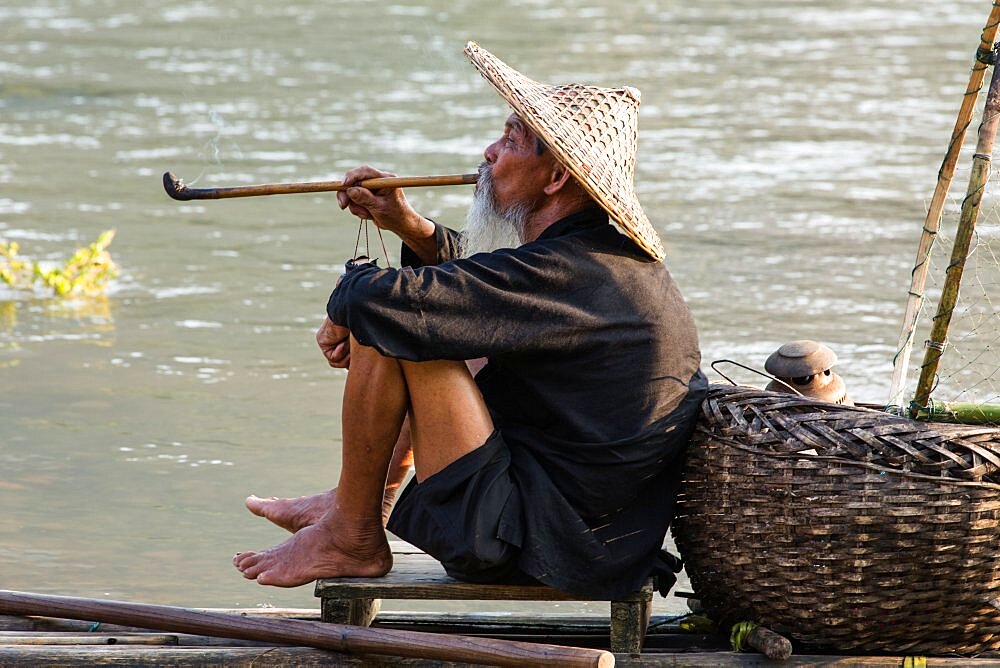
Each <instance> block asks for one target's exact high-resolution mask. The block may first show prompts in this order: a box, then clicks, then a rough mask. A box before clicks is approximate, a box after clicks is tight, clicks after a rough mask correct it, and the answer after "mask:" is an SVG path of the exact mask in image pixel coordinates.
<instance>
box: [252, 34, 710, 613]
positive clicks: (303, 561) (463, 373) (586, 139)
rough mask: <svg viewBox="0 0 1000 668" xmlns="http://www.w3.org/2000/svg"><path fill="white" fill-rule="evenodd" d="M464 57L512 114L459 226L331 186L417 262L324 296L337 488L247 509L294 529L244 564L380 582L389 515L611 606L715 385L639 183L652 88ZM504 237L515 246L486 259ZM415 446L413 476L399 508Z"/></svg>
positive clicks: (651, 545)
mask: <svg viewBox="0 0 1000 668" xmlns="http://www.w3.org/2000/svg"><path fill="white" fill-rule="evenodd" d="M466 54H467V55H468V56H469V58H470V60H471V61H472V63H473V64H474V65H475V66H476V67H477V68H478V69H479V71H480V73H482V74H483V76H484V77H486V79H487V80H488V81H490V83H492V84H493V85H494V86H495V87H496V88H497V90H498V91H499V92H500V94H501V95H502V96H503V97H504V98H505V99H506V100H507V102H508V103H510V105H511V106H512V107H513V109H514V114H513V115H511V116H510V117H509V118H508V119H507V122H506V123H505V125H504V129H503V134H502V135H501V136H500V138H499V139H497V140H496V141H495V142H494V143H492V144H490V145H489V146H488V147H487V148H486V151H485V153H484V156H485V162H484V163H483V164H482V166H481V167H480V178H479V182H478V184H477V189H476V195H475V201H474V204H473V206H472V209H471V210H470V215H469V220H468V225H467V230H466V235H465V236H461V237H460V236H459V235H458V234H457V233H455V232H452V231H451V230H448V229H447V228H444V227H442V226H439V225H437V224H435V223H433V222H431V221H429V220H427V219H425V218H423V217H421V216H420V215H418V214H417V213H416V212H415V211H414V210H413V209H412V208H411V207H410V206H409V204H408V203H407V201H406V199H405V197H404V195H403V193H402V192H401V191H398V190H384V191H378V192H372V191H368V190H366V189H364V188H360V187H352V188H350V189H348V190H347V191H346V192H343V193H340V194H339V195H338V199H339V202H340V206H341V208H349V209H350V211H351V212H352V213H354V214H355V215H357V216H359V217H361V218H364V219H370V220H373V221H374V222H375V224H376V225H378V226H379V227H380V228H383V229H386V230H390V231H392V232H394V233H396V234H397V235H398V236H399V237H400V238H401V239H402V241H403V244H404V248H403V262H404V268H403V269H379V268H378V267H375V266H372V265H361V266H360V267H358V268H355V269H353V270H351V271H348V273H347V274H345V276H344V277H343V279H342V280H341V282H340V283H339V284H338V286H337V287H336V288H335V289H334V291H333V294H332V295H331V296H330V300H329V303H328V305H327V313H328V318H327V320H326V321H325V322H324V324H323V325H322V327H321V328H320V330H319V332H318V333H317V340H318V342H319V344H320V347H321V349H322V350H323V354H324V355H325V356H326V357H327V360H328V361H329V363H330V364H331V365H332V366H335V367H348V366H349V367H350V371H349V373H348V376H347V383H346V387H345V391H344V405H343V466H342V471H341V476H340V482H339V484H338V486H337V487H336V488H335V489H333V490H331V491H329V492H326V493H324V494H320V495H316V496H311V497H301V498H298V499H273V498H272V499H259V498H257V497H250V498H249V499H248V500H247V506H248V508H250V510H251V511H252V512H254V513H256V514H258V515H261V516H263V517H266V518H268V519H270V520H272V521H273V522H275V523H276V524H279V525H280V526H283V527H285V528H286V529H289V530H291V531H293V532H294V535H293V536H292V537H291V538H290V539H288V540H287V541H285V542H284V543H282V544H280V545H278V546H275V547H273V548H270V549H268V550H264V551H262V552H245V553H240V554H238V555H236V557H235V559H234V563H235V565H236V567H237V568H238V569H239V570H240V571H242V573H243V575H244V576H245V577H247V578H250V579H256V580H257V582H259V583H261V584H270V585H278V586H295V585H300V584H304V583H306V582H309V581H311V580H314V579H316V578H319V577H332V576H380V575H384V574H385V573H387V572H388V571H389V570H390V569H391V568H392V554H391V552H390V550H389V545H388V542H387V540H386V534H385V531H384V530H383V525H384V522H385V521H386V519H388V529H389V530H390V531H392V532H394V533H395V534H397V535H399V536H400V537H402V538H404V539H406V540H408V541H410V542H411V543H413V544H415V545H417V546H419V547H420V548H422V549H424V550H425V551H427V552H428V553H429V554H431V555H433V556H434V557H436V558H437V559H439V560H440V561H441V562H442V564H443V565H444V566H445V568H446V570H447V571H448V572H449V573H450V574H452V575H453V576H454V577H457V578H460V579H465V580H469V581H480V582H484V581H489V582H492V581H507V582H512V581H526V580H531V579H534V580H538V581H541V582H543V583H545V584H548V585H551V586H553V587H557V588H559V589H562V590H564V591H567V592H570V593H573V594H577V595H580V596H586V597H592V598H613V597H616V596H620V595H622V594H626V593H628V592H630V591H634V590H635V589H637V588H638V587H639V586H640V585H641V583H642V582H643V581H644V580H645V578H646V577H648V575H649V574H650V572H652V571H653V570H654V569H655V568H656V567H657V565H658V559H659V556H658V555H659V550H660V548H661V545H662V542H663V538H664V535H665V533H666V530H667V528H668V525H669V523H670V520H671V519H672V516H673V507H674V496H675V492H676V489H677V485H678V481H679V468H680V463H681V458H682V454H683V450H684V447H685V445H686V443H687V440H688V438H689V436H690V432H691V429H692V426H693V423H694V419H695V416H696V414H697V410H698V406H699V404H700V402H701V400H702V398H703V396H704V394H705V389H706V382H705V378H704V376H703V375H702V374H701V372H700V371H699V364H700V354H699V351H698V345H697V337H696V332H695V327H694V323H693V321H692V318H691V315H690V312H689V311H688V308H687V306H686V305H685V303H684V301H683V299H682V297H681V295H680V292H679V291H678V290H677V288H676V286H675V284H674V282H673V280H672V279H671V277H670V274H669V272H668V271H667V269H666V267H665V266H664V264H663V263H662V261H661V260H662V257H663V251H662V247H661V246H660V242H659V239H658V237H657V235H656V232H655V231H654V229H653V228H652V226H651V225H650V224H649V221H648V220H647V219H646V216H645V214H644V213H643V211H642V209H641V207H640V206H639V203H638V200H637V199H636V196H635V192H634V187H633V180H632V173H633V168H634V160H635V145H636V132H635V127H636V116H637V114H636V111H637V109H636V108H637V106H638V91H636V90H635V89H632V88H615V89H604V88H595V87H590V86H580V85H575V84H574V85H568V86H547V85H544V84H540V83H538V82H535V81H533V80H531V79H529V78H527V77H525V76H524V75H522V74H520V73H519V72H517V71H515V70H513V69H511V68H510V67H508V66H507V65H506V64H504V63H503V62H501V61H500V60H499V59H497V58H496V57H494V56H493V55H492V54H490V53H489V52H487V51H485V50H484V49H482V48H480V47H479V46H478V45H476V44H474V43H471V42H470V43H469V45H468V46H467V48H466ZM380 175H384V172H379V171H376V170H374V169H372V168H369V167H363V168H359V169H355V170H353V171H351V172H349V173H348V174H347V175H346V177H345V180H346V181H348V182H349V183H358V182H360V181H361V180H363V179H365V178H369V177H374V176H380ZM507 231H513V232H514V234H515V235H516V238H517V242H516V243H513V244H509V245H511V246H515V247H511V248H500V249H499V250H492V249H490V250H492V252H479V253H476V252H474V251H475V250H478V249H477V248H475V246H476V245H477V244H481V243H487V244H490V243H493V244H496V243H497V242H496V238H497V237H498V236H500V237H502V236H503V233H504V232H507ZM491 239H492V242H491ZM500 245H504V244H503V243H502V242H501V244H500ZM469 246H473V248H469ZM477 358H486V360H487V361H486V362H485V366H484V365H483V362H481V361H480V362H470V363H468V364H467V362H466V360H475V359H477ZM476 372H478V373H476ZM411 452H412V463H413V467H414V470H415V479H414V480H413V481H412V482H411V483H410V484H409V486H407V487H406V489H405V490H404V491H403V493H402V495H401V496H400V497H399V499H398V502H397V503H396V504H395V505H396V507H395V508H394V509H393V510H392V514H391V517H388V518H386V515H387V514H388V511H389V509H391V508H392V506H393V501H394V500H395V496H396V489H397V487H398V486H399V485H400V484H401V482H402V480H403V478H404V476H405V475H406V472H407V469H408V468H409V466H410V461H411V460H410V456H411Z"/></svg>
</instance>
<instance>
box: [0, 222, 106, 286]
mask: <svg viewBox="0 0 1000 668" xmlns="http://www.w3.org/2000/svg"><path fill="white" fill-rule="evenodd" d="M114 238H115V231H114V230H105V231H104V232H101V234H100V236H99V237H97V241H95V242H94V243H92V244H90V245H89V246H84V247H83V248H78V249H77V251H76V253H74V254H73V257H71V258H70V259H69V260H68V261H67V262H66V263H65V264H64V265H63V266H62V267H53V268H51V269H43V268H42V266H41V264H39V263H38V262H37V261H36V262H31V263H29V262H27V261H25V260H22V259H21V258H20V257H19V256H18V251H19V250H20V246H19V245H18V243H17V242H16V241H12V242H10V243H5V242H3V241H0V280H2V281H3V282H4V283H6V284H7V285H9V286H11V287H12V288H14V289H17V290H30V289H31V288H32V287H33V285H34V284H35V282H37V281H40V282H41V283H43V284H45V285H47V286H48V287H49V288H50V289H51V290H52V291H53V292H54V293H55V294H56V296H58V297H72V296H78V295H79V296H87V297H93V296H96V295H99V294H103V293H104V290H105V288H106V287H107V284H108V282H109V281H111V280H112V279H113V278H115V277H116V276H118V266H117V265H116V264H115V262H114V260H112V259H111V253H109V252H108V246H110V245H111V242H112V240H114Z"/></svg>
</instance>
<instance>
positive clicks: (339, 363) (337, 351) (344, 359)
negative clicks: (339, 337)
mask: <svg viewBox="0 0 1000 668" xmlns="http://www.w3.org/2000/svg"><path fill="white" fill-rule="evenodd" d="M326 359H327V362H329V363H330V366H332V367H334V368H335V369H346V368H347V366H348V365H349V364H350V363H351V343H350V341H341V342H340V343H338V344H337V345H336V346H334V347H333V349H331V350H330V352H329V354H328V355H327V356H326Z"/></svg>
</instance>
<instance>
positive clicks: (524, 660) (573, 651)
mask: <svg viewBox="0 0 1000 668" xmlns="http://www.w3.org/2000/svg"><path fill="white" fill-rule="evenodd" d="M0 614H11V615H41V616H44V617H63V618H68V619H83V620H87V621H98V622H104V623H107V624H122V625H126V626H139V627H142V628H147V629H155V630H161V631H173V632H175V633H194V634H198V635H210V636H219V637H223V638H239V639H243V640H259V641H264V642H273V643H280V644H285V645H305V646H309V647H318V648H320V649H331V650H335V651H338V652H350V653H352V654H382V655H390V656H403V657H412V658H417V659H430V660H437V661H457V662H465V663H480V664H487V665H494V666H598V667H600V668H610V667H611V666H614V665H615V657H614V654H611V653H610V652H605V651H602V650H596V649H585V648H581V647H563V646H560V645H542V644H534V643H528V642H517V641H513V640H497V639H493V638H473V637H469V636H450V635H440V634H435V633H421V632H419V631H396V630H391V629H372V628H366V627H362V626H348V625H346V624H327V623H324V622H310V621H304V620H297V619H273V618H272V619H261V618H252V617H238V616H236V615H229V614H224V613H219V612H206V611H204V610H191V609H189V608H175V607H172V606H168V605H150V604H147V603H128V602H125V601H104V600H97V599H90V598H75V597H70V596H50V595H47V594H32V593H28V592H20V591H5V590H0Z"/></svg>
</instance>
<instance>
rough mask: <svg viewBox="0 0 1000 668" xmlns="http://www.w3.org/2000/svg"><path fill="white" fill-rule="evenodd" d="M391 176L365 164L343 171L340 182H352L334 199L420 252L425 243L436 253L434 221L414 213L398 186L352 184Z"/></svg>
mask: <svg viewBox="0 0 1000 668" xmlns="http://www.w3.org/2000/svg"><path fill="white" fill-rule="evenodd" d="M383 176H395V174H392V173H391V172H383V171H379V170H377V169H375V168H374V167H369V166H367V165H365V166H363V167H356V168H355V169H352V170H351V171H349V172H347V173H346V174H344V185H346V186H352V187H348V188H347V189H346V190H341V191H340V192H338V193H337V203H338V204H339V205H340V208H341V209H349V210H350V212H351V213H353V214H354V215H355V216H357V217H358V218H362V219H364V220H371V221H373V222H374V223H375V224H376V225H377V226H379V227H380V228H382V229H383V230H389V231H390V232H393V233H395V234H396V235H397V236H399V238H400V239H402V240H403V242H404V243H405V244H406V245H407V246H409V247H410V248H412V249H413V250H414V251H416V252H417V254H418V255H421V257H422V256H423V253H421V252H420V251H421V250H423V246H425V245H428V244H429V248H432V249H433V250H434V253H435V254H436V251H437V243H436V241H435V240H434V223H432V222H431V221H429V220H427V219H426V218H424V217H423V216H421V215H420V214H419V213H417V212H416V211H415V210H414V209H413V207H411V206H410V203H409V202H407V201H406V196H405V195H404V194H403V191H402V190H400V189H399V188H382V189H379V190H376V191H374V192H373V191H371V190H368V189H367V188H362V187H361V186H357V185H355V184H357V183H360V182H361V181H364V180H365V179H375V178H379V177H383Z"/></svg>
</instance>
